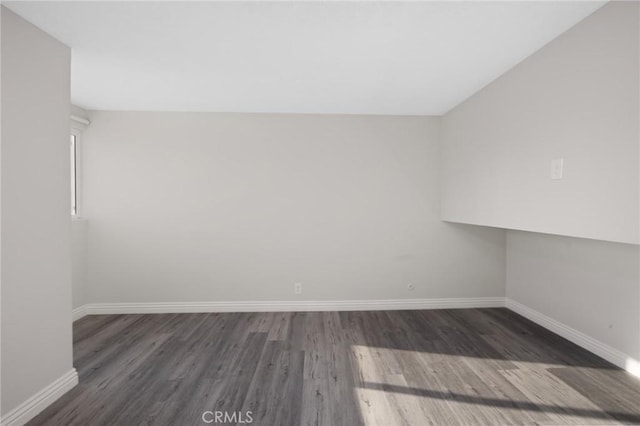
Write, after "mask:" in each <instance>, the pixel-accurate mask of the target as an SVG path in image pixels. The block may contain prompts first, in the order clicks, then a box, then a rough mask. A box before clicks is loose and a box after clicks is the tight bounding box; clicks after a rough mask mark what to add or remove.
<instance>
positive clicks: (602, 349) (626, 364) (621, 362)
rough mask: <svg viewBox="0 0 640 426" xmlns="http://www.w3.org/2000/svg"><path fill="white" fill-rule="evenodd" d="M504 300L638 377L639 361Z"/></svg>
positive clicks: (510, 307) (529, 317)
mask: <svg viewBox="0 0 640 426" xmlns="http://www.w3.org/2000/svg"><path fill="white" fill-rule="evenodd" d="M505 302H506V303H505V305H506V307H507V308H508V309H510V310H512V311H514V312H516V313H518V314H520V315H522V316H523V317H525V318H527V319H530V320H531V321H533V322H535V323H536V324H538V325H541V326H542V327H544V328H546V329H547V330H550V331H553V332H554V333H556V334H558V335H560V336H562V337H564V338H565V339H567V340H569V341H570V342H573V343H575V344H576V345H578V346H580V347H582V348H584V349H586V350H588V351H590V352H593V353H594V354H596V355H598V356H599V357H601V358H604V359H606V360H607V361H609V362H610V363H612V364H614V365H616V366H618V367H620V368H622V369H624V370H627V371H628V372H629V373H631V374H633V375H634V376H638V377H640V361H638V360H636V359H634V358H633V357H631V356H629V355H627V354H625V353H624V352H622V351H619V350H618V349H615V348H613V347H611V346H609V345H607V344H605V343H602V342H601V341H599V340H596V339H594V338H593V337H591V336H589V335H587V334H584V333H582V332H580V331H578V330H576V329H574V328H571V327H569V326H568V325H566V324H563V323H561V322H560V321H556V320H555V319H553V318H551V317H549V316H547V315H545V314H543V313H541V312H538V311H536V310H535V309H531V308H530V307H528V306H525V305H523V304H521V303H519V302H516V301H515V300H512V299H509V298H506V299H505Z"/></svg>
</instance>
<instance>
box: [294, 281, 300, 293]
mask: <svg viewBox="0 0 640 426" xmlns="http://www.w3.org/2000/svg"><path fill="white" fill-rule="evenodd" d="M293 292H294V293H295V294H302V283H295V284H294V285H293Z"/></svg>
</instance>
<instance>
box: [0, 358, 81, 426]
mask: <svg viewBox="0 0 640 426" xmlns="http://www.w3.org/2000/svg"><path fill="white" fill-rule="evenodd" d="M77 384H78V373H77V372H76V369H75V368H72V369H71V370H69V371H68V372H66V373H65V374H63V375H62V376H61V377H59V378H58V379H56V380H55V381H54V382H53V383H51V384H49V385H48V386H46V387H45V388H44V389H42V390H40V391H39V392H38V393H36V394H35V395H33V396H32V397H31V398H29V399H27V400H26V401H25V402H23V403H22V404H20V405H18V406H17V407H16V408H14V409H13V410H11V411H10V412H8V413H7V414H6V415H5V416H2V419H1V420H0V424H2V426H21V425H24V424H25V423H27V422H28V421H29V420H31V419H32V418H34V417H35V416H37V415H38V414H39V413H40V412H41V411H42V410H44V409H45V408H47V407H48V406H49V405H51V404H53V403H54V402H55V401H56V400H57V399H58V398H60V397H61V396H62V395H64V394H65V393H67V392H68V391H70V390H71V389H72V388H73V387H74V386H76V385H77Z"/></svg>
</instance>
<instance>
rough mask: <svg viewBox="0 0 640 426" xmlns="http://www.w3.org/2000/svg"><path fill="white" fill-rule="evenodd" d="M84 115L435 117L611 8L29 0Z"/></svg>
mask: <svg viewBox="0 0 640 426" xmlns="http://www.w3.org/2000/svg"><path fill="white" fill-rule="evenodd" d="M3 4H4V5H6V6H7V7H9V8H10V9H12V10H13V11H15V12H16V13H18V14H19V15H21V16H23V17H24V18H26V19H27V20H28V21H30V22H32V23H34V24H35V25H37V26H38V27H40V28H42V29H44V30H45V31H47V32H48V33H50V34H51V35H53V36H54V37H56V38H57V39H59V40H61V41H62V42H63V43H65V44H67V45H68V46H70V47H72V49H73V50H72V52H73V55H72V101H73V102H74V103H76V104H77V105H79V106H82V107H85V108H88V109H105V110H153V111H157V110H169V111H229V112H275V113H281V112H290V113H347V114H392V115H440V114H443V113H445V112H447V111H448V110H449V109H451V108H452V107H454V106H456V105H457V104H458V103H460V102H461V101H463V100H464V99H466V98H468V97H469V96H471V95H472V94H473V93H475V92H476V91H478V90H479V89H481V88H482V87H483V86H485V85H486V84H488V83H490V82H491V81H492V80H494V79H495V78H496V77H498V76H499V75H501V74H502V73H504V72H505V71H507V70H508V69H509V68H511V67H513V66H514V65H515V64H517V63H518V62H520V61H521V60H522V59H524V58H525V57H527V56H529V55H530V54H532V53H533V52H535V51H536V50H537V49H539V48H540V47H542V46H543V45H544V44H546V43H547V42H549V41H550V40H552V39H553V38H555V37H556V36H558V35H559V34H561V33H562V32H564V31H565V30H567V29H568V28H570V27H571V26H573V25H575V24H576V23H577V22H579V21H580V20H582V19H583V18H585V17H586V16H587V15H589V14H590V13H592V12H593V11H595V10H596V9H598V8H599V7H600V6H602V5H603V4H604V2H578V1H573V2H572V1H569V2H561V1H554V2H366V1H365V2H57V1H49V2H32V1H18V2H16V1H13V2H12V1H6V2H3Z"/></svg>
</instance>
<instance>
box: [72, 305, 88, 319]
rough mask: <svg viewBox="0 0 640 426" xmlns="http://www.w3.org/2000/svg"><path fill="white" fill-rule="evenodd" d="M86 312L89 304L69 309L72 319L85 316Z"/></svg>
mask: <svg viewBox="0 0 640 426" xmlns="http://www.w3.org/2000/svg"><path fill="white" fill-rule="evenodd" d="M88 314H89V305H82V306H78V307H77V308H75V309H74V310H72V311H71V319H72V321H76V320H79V319H80V318H82V317H84V316H87V315H88Z"/></svg>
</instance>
